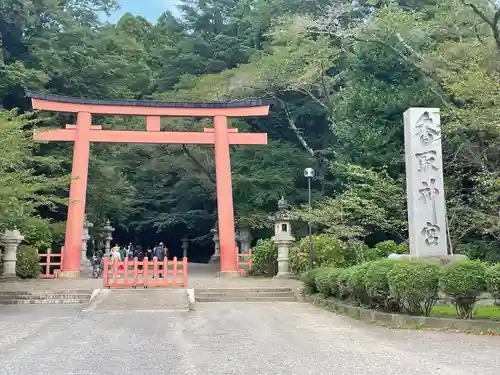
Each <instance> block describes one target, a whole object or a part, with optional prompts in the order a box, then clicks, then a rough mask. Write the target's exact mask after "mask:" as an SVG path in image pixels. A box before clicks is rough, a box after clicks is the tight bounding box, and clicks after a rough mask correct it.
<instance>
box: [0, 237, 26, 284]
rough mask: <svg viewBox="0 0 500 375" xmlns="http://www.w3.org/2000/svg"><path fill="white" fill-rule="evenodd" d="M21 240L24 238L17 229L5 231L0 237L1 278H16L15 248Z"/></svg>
mask: <svg viewBox="0 0 500 375" xmlns="http://www.w3.org/2000/svg"><path fill="white" fill-rule="evenodd" d="M23 240H24V236H23V235H22V234H21V233H20V232H19V231H18V230H17V229H14V230H6V231H5V232H4V233H3V234H2V235H1V236H0V241H1V242H2V244H3V246H4V254H3V272H2V276H3V277H15V276H16V262H17V248H18V246H19V244H20V243H21V242H22V241H23Z"/></svg>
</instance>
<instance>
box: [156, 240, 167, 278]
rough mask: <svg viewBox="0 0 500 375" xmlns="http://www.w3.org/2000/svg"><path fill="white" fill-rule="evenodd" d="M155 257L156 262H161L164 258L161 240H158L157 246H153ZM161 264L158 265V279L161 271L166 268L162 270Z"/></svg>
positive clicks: (161, 275)
mask: <svg viewBox="0 0 500 375" xmlns="http://www.w3.org/2000/svg"><path fill="white" fill-rule="evenodd" d="M155 257H156V259H158V262H162V263H163V260H164V259H165V253H164V250H163V242H160V243H159V244H158V246H156V247H155ZM162 270H163V264H160V265H158V272H159V274H160V279H162V278H163V273H164V272H165V271H166V270H163V272H162Z"/></svg>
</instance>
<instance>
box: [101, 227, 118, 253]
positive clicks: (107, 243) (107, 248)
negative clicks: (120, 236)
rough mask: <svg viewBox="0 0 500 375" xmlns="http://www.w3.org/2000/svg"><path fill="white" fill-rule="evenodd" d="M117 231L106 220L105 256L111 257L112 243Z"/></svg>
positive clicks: (104, 229)
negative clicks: (114, 233)
mask: <svg viewBox="0 0 500 375" xmlns="http://www.w3.org/2000/svg"><path fill="white" fill-rule="evenodd" d="M114 231H115V228H113V227H112V226H111V223H110V222H109V220H106V225H105V226H104V228H103V230H102V232H103V234H104V254H105V256H109V253H110V251H111V241H112V240H113V236H112V234H113V232H114Z"/></svg>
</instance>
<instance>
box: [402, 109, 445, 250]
mask: <svg viewBox="0 0 500 375" xmlns="http://www.w3.org/2000/svg"><path fill="white" fill-rule="evenodd" d="M404 131H405V153H406V190H407V199H408V231H409V237H410V254H411V255H414V256H417V257H419V258H420V257H428V256H438V257H439V256H446V255H448V245H447V238H446V211H445V197H444V182H443V157H442V151H441V123H440V116H439V109H438V108H410V109H408V110H407V111H406V112H405V113H404Z"/></svg>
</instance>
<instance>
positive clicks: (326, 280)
mask: <svg viewBox="0 0 500 375" xmlns="http://www.w3.org/2000/svg"><path fill="white" fill-rule="evenodd" d="M342 271H343V269H342V268H334V267H328V268H319V269H318V271H317V272H316V273H315V275H314V281H315V285H316V289H317V290H318V292H319V293H321V294H323V295H324V296H325V297H331V296H334V295H338V284H337V278H338V276H339V274H340V272H342Z"/></svg>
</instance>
